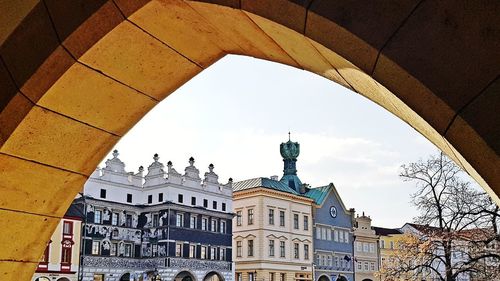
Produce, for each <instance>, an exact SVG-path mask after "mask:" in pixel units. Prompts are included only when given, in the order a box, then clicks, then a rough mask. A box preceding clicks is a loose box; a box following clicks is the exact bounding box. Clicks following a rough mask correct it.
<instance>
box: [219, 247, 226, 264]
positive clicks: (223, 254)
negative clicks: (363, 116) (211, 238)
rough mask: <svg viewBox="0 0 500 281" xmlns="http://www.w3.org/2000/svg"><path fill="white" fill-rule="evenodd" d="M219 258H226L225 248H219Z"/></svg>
mask: <svg viewBox="0 0 500 281" xmlns="http://www.w3.org/2000/svg"><path fill="white" fill-rule="evenodd" d="M219 260H221V261H225V260H226V249H224V248H220V249H219Z"/></svg>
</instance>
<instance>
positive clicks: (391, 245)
mask: <svg viewBox="0 0 500 281" xmlns="http://www.w3.org/2000/svg"><path fill="white" fill-rule="evenodd" d="M389 246H390V248H391V249H394V242H393V241H391V242H389Z"/></svg>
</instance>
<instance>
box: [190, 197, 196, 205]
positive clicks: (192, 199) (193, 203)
mask: <svg viewBox="0 0 500 281" xmlns="http://www.w3.org/2000/svg"><path fill="white" fill-rule="evenodd" d="M191 205H193V206H194V205H196V197H194V196H192V197H191Z"/></svg>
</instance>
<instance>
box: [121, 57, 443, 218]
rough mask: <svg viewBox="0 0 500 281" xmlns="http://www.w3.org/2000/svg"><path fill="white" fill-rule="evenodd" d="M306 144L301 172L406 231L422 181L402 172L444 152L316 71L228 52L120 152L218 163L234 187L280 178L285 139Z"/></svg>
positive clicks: (178, 164)
mask: <svg viewBox="0 0 500 281" xmlns="http://www.w3.org/2000/svg"><path fill="white" fill-rule="evenodd" d="M289 130H290V131H291V138H292V140H293V141H297V142H299V143H300V149H301V153H300V156H299V157H298V162H297V169H298V176H299V177H300V178H301V180H302V182H305V183H308V184H310V185H311V186H313V187H315V186H322V185H326V184H328V183H330V182H333V183H334V184H335V186H336V187H337V189H338V191H339V193H340V196H341V197H342V200H343V201H344V204H345V205H346V207H347V208H355V209H356V211H357V212H359V213H360V212H362V211H364V212H365V213H366V214H367V215H370V216H371V217H372V219H373V224H374V225H376V226H384V227H401V226H402V225H403V224H404V223H405V222H409V221H411V220H412V218H413V217H414V216H415V215H416V211H415V210H414V208H413V207H411V205H410V204H409V201H410V196H409V195H410V193H412V192H413V191H414V184H412V183H405V182H403V181H402V180H401V179H400V178H399V177H398V173H399V167H400V166H401V165H402V164H404V163H408V162H412V161H417V160H418V159H420V158H426V157H427V156H428V155H430V154H433V153H436V152H437V148H436V147H435V146H434V145H433V144H431V143H430V142H429V141H428V140H427V139H425V138H424V137H423V136H421V135H420V134H419V133H417V132H416V131H415V130H414V129H413V128H411V127H410V126H409V125H407V124H406V123H404V122H402V121H401V120H400V119H398V118H397V117H395V116H393V115H392V114H391V113H389V112H387V111H386V110H385V109H383V108H381V107H379V106H378V105H376V104H375V103H373V102H371V101H369V100H367V99H366V98H364V97H362V96H360V95H358V94H356V93H353V92H351V91H349V90H347V89H345V88H343V87H341V86H339V85H337V84H335V83H332V82H331V81H329V80H327V79H325V78H323V77H320V76H317V75H315V74H312V73H309V72H306V71H302V70H298V69H295V68H292V67H288V66H285V65H281V64H277V63H271V62H267V61H262V60H258V59H253V58H249V57H242V56H226V57H225V58H223V59H221V60H220V61H219V62H217V63H216V64H214V65H213V66H211V67H210V68H209V69H207V70H205V71H204V72H202V73H201V74H199V75H198V76H196V77H195V78H193V79H192V80H191V81H189V82H188V83H186V84H185V85H184V86H182V87H181V88H179V89H178V90H177V91H176V92H175V93H173V94H171V95H170V96H169V97H168V98H167V99H165V100H164V101H163V102H162V103H160V104H159V105H158V106H157V107H155V108H154V109H153V110H152V111H151V112H150V113H148V114H147V115H146V116H145V117H144V118H143V119H142V120H141V121H140V122H139V123H138V124H137V125H136V126H135V127H134V128H133V129H132V130H130V132H129V133H128V134H127V135H126V136H125V137H123V138H122V140H121V141H120V142H119V143H118V145H117V146H116V148H117V149H118V150H119V151H120V158H121V159H122V160H123V161H124V162H125V163H126V165H127V166H126V169H127V171H137V169H138V167H139V166H140V165H143V166H144V167H145V168H147V166H149V164H151V162H152V161H153V159H152V157H153V154H154V153H158V154H159V155H160V161H161V162H163V163H164V164H165V165H166V163H167V162H168V161H169V160H170V161H172V162H173V164H174V168H176V170H177V171H179V172H181V171H183V170H184V167H185V166H187V165H188V158H189V157H190V156H193V157H194V158H195V161H196V163H195V166H197V167H198V169H200V172H201V173H202V174H203V173H204V172H206V171H207V170H208V168H207V167H208V165H209V164H210V163H213V164H214V165H215V169H214V171H215V172H216V173H218V175H219V180H220V181H221V182H223V183H226V182H227V180H228V178H229V177H232V178H233V179H234V180H235V181H239V180H245V179H249V178H254V177H269V176H271V175H279V176H281V175H282V173H283V162H282V159H281V156H280V153H279V145H280V143H281V142H284V141H287V140H288V131H289Z"/></svg>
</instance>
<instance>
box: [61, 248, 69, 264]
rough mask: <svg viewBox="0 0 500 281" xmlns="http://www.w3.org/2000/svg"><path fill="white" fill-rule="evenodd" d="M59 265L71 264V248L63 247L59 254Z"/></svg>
mask: <svg viewBox="0 0 500 281" xmlns="http://www.w3.org/2000/svg"><path fill="white" fill-rule="evenodd" d="M61 263H71V248H65V247H64V245H63V248H62V252H61Z"/></svg>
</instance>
